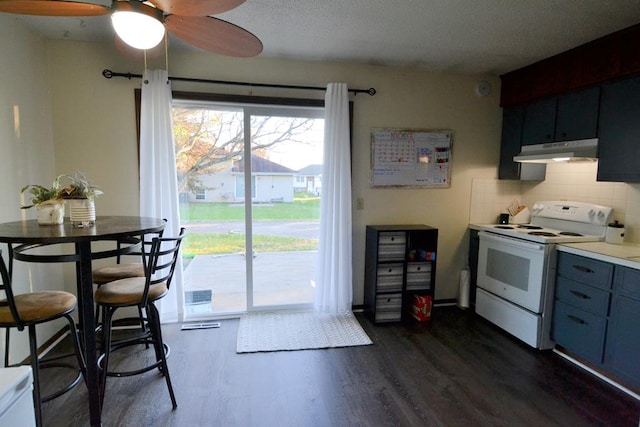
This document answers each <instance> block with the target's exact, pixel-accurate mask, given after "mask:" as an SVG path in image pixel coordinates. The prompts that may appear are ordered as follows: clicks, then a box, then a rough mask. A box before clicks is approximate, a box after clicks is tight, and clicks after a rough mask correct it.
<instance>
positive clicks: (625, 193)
mask: <svg viewBox="0 0 640 427" xmlns="http://www.w3.org/2000/svg"><path fill="white" fill-rule="evenodd" d="M597 166H598V165H597V163H574V164H555V165H554V164H549V165H547V174H546V179H545V180H544V181H539V182H538V181H536V182H531V181H504V180H498V179H491V178H474V179H473V181H472V184H471V204H470V212H469V222H470V223H475V224H482V223H485V224H486V223H497V222H498V215H499V214H500V213H503V212H506V207H507V206H508V205H509V204H510V203H511V202H512V201H513V200H518V201H520V202H521V204H523V205H526V206H529V207H531V206H532V205H533V203H534V202H536V201H541V200H571V201H577V202H588V203H596V204H599V205H604V206H611V207H613V213H614V219H616V220H618V221H619V222H621V223H623V224H625V228H626V231H625V242H636V243H640V184H626V183H621V182H598V181H596V172H597Z"/></svg>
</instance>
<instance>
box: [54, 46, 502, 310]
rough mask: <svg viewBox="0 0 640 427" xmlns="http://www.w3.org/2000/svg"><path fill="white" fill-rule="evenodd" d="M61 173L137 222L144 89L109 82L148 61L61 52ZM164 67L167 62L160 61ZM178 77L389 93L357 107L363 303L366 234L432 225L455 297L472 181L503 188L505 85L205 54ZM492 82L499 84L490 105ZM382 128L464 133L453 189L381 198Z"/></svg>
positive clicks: (174, 55) (179, 60)
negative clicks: (482, 88)
mask: <svg viewBox="0 0 640 427" xmlns="http://www.w3.org/2000/svg"><path fill="white" fill-rule="evenodd" d="M48 53H49V68H50V74H49V79H50V82H51V89H52V99H53V135H54V144H55V151H56V171H58V172H65V171H72V170H74V169H81V170H83V171H85V172H86V173H87V174H88V175H89V177H90V178H92V179H93V180H94V181H95V182H96V183H98V184H100V186H101V187H102V189H103V190H104V192H105V195H104V196H101V197H100V198H99V199H98V201H97V209H98V211H99V213H100V214H129V213H134V214H135V213H136V211H137V209H138V207H137V204H138V202H137V200H138V186H137V182H138V180H137V178H138V177H137V157H136V156H137V155H136V139H135V122H134V103H133V89H134V88H137V87H139V86H140V81H139V80H127V79H123V78H114V79H112V80H107V79H105V78H103V77H102V75H101V72H102V70H103V69H104V68H110V69H111V70H113V71H118V72H133V73H141V72H142V67H143V62H142V61H141V60H140V61H131V60H128V59H123V58H122V57H120V56H119V55H118V54H116V53H115V51H114V50H113V49H112V47H111V45H110V44H92V43H78V42H68V41H56V42H50V43H49V50H48ZM159 62H160V63H162V61H159ZM169 73H170V75H172V76H181V77H194V78H204V79H217V80H234V81H253V82H264V83H279V84H293V85H309V86H325V85H326V84H327V83H328V82H334V81H337V82H346V83H348V85H349V87H352V88H369V87H375V88H376V90H377V91H378V93H377V95H375V96H373V97H370V96H368V95H364V94H361V95H358V96H356V97H355V98H354V101H355V107H354V123H353V128H354V133H353V137H354V140H353V159H352V162H353V184H352V185H353V197H354V201H355V200H356V199H357V198H362V199H363V200H364V209H363V210H355V203H354V213H353V230H354V241H353V243H354V244H353V248H354V249H353V250H354V264H353V274H354V303H355V304H361V303H362V301H363V286H364V284H363V275H364V235H365V234H364V231H365V226H366V225H367V224H405V223H406V224H416V223H417V224H427V225H431V226H433V227H437V228H438V229H439V230H440V241H439V254H438V257H439V258H438V273H437V289H436V298H437V299H445V298H455V296H456V291H457V282H458V275H459V271H460V269H461V268H463V267H464V266H465V264H466V248H467V241H466V228H467V224H468V215H469V202H470V190H471V179H472V177H488V178H495V176H496V164H497V160H498V152H499V141H500V125H501V110H500V108H499V92H500V88H499V79H497V78H495V77H491V76H457V75H447V74H434V73H428V72H424V71H421V70H411V69H399V68H385V67H374V66H362V65H351V64H335V63H311V62H297V61H284V60H275V59H267V58H253V59H235V58H226V57H220V56H216V55H209V54H206V53H200V52H171V53H170V57H169ZM481 79H487V80H489V81H490V82H491V83H492V85H493V91H492V93H491V95H490V96H488V97H486V98H480V97H478V96H476V95H475V93H474V87H475V85H476V83H477V82H478V81H479V80H481ZM173 89H175V90H186V91H198V90H202V91H208V92H216V91H217V92H223V93H239V94H254V95H264V96H297V97H313V98H322V97H323V93H322V92H308V93H307V92H300V91H283V90H274V89H259V88H247V87H234V86H221V85H219V86H215V85H198V84H193V83H181V82H174V84H173ZM374 127H404V128H420V129H429V128H449V129H453V131H454V132H455V142H454V146H453V158H452V179H451V182H452V183H451V187H450V188H447V189H372V188H370V186H369V172H370V167H369V164H370V149H369V148H370V130H371V128H374Z"/></svg>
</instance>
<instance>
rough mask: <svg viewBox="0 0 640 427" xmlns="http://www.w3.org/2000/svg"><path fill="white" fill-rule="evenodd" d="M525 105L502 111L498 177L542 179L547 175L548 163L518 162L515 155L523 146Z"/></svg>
mask: <svg viewBox="0 0 640 427" xmlns="http://www.w3.org/2000/svg"><path fill="white" fill-rule="evenodd" d="M523 114H524V107H523V106H522V105H518V106H515V107H506V108H505V109H504V110H503V111H502V140H501V142H500V164H499V166H498V179H522V180H532V181H541V180H543V179H544V177H545V173H546V165H543V164H534V163H518V162H514V161H513V157H514V156H517V155H518V154H519V153H520V148H521V146H522V121H523Z"/></svg>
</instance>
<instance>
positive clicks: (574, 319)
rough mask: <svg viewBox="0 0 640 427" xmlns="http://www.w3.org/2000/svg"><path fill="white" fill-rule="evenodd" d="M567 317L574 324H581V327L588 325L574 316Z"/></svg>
mask: <svg viewBox="0 0 640 427" xmlns="http://www.w3.org/2000/svg"><path fill="white" fill-rule="evenodd" d="M567 317H568V318H569V319H570V320H573V321H574V322H576V323H579V324H581V325H588V324H589V323H588V322H585V321H584V320H582V319H581V318H579V317H577V316H574V315H572V314H569V315H567Z"/></svg>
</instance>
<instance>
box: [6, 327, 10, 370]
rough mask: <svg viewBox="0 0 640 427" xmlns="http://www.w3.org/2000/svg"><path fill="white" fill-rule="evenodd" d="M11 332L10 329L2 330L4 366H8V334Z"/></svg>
mask: <svg viewBox="0 0 640 427" xmlns="http://www.w3.org/2000/svg"><path fill="white" fill-rule="evenodd" d="M10 332H11V328H6V329H5V330H4V366H5V367H8V366H9V344H10V342H11V340H10V338H9V333H10Z"/></svg>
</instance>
